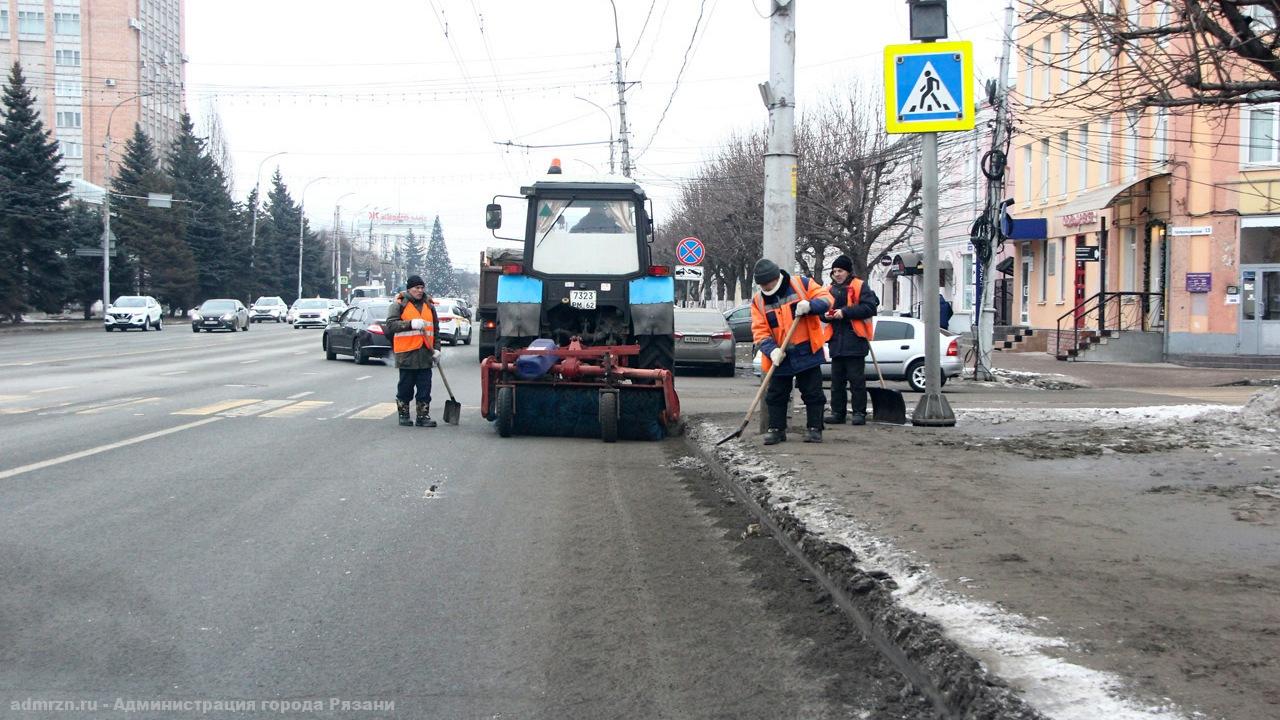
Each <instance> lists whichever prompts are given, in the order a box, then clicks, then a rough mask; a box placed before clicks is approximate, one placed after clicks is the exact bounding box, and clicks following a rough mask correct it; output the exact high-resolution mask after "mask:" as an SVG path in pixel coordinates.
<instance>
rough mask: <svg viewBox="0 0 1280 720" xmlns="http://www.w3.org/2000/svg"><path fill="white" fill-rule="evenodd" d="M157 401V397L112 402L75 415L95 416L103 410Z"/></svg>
mask: <svg viewBox="0 0 1280 720" xmlns="http://www.w3.org/2000/svg"><path fill="white" fill-rule="evenodd" d="M159 399H160V398H158V397H149V398H136V399H134V400H125V401H124V402H113V403H108V404H106V405H99V406H98V407H92V408H89V409H88V410H79V411H77V412H76V414H77V415H96V414H98V413H100V412H103V411H104V410H116V409H118V408H122V407H129V406H130V405H144V404H146V403H152V402H156V401H158V400H159Z"/></svg>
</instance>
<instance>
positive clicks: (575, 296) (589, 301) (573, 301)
mask: <svg viewBox="0 0 1280 720" xmlns="http://www.w3.org/2000/svg"><path fill="white" fill-rule="evenodd" d="M569 307H575V308H578V309H579V310H595V309H596V291H595V290H573V291H571V292H570V293H569Z"/></svg>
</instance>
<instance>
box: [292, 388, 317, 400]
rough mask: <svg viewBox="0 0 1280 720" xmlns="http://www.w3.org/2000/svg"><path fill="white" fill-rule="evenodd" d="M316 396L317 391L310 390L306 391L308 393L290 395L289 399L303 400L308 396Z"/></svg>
mask: <svg viewBox="0 0 1280 720" xmlns="http://www.w3.org/2000/svg"><path fill="white" fill-rule="evenodd" d="M315 394H316V391H315V390H308V391H306V392H300V393H297V394H294V395H290V396H289V399H290V400H301V399H302V398H304V397H306V396H308V395H315Z"/></svg>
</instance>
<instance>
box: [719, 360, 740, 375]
mask: <svg viewBox="0 0 1280 720" xmlns="http://www.w3.org/2000/svg"><path fill="white" fill-rule="evenodd" d="M737 370H738V368H737V366H736V365H734V364H733V363H725V364H724V365H721V366H720V377H733V375H734V373H735V372H737Z"/></svg>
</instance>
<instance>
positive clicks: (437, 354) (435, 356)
mask: <svg viewBox="0 0 1280 720" xmlns="http://www.w3.org/2000/svg"><path fill="white" fill-rule="evenodd" d="M440 354H441V353H440V349H439V348H432V349H431V359H432V360H439V359H440Z"/></svg>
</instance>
